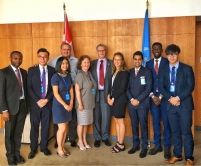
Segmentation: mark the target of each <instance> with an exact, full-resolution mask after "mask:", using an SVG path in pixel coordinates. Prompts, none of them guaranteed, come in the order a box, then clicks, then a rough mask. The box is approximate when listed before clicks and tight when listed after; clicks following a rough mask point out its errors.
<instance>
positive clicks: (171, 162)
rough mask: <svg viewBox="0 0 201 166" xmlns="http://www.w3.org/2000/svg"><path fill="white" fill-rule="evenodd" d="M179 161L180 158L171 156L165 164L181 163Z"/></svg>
mask: <svg viewBox="0 0 201 166" xmlns="http://www.w3.org/2000/svg"><path fill="white" fill-rule="evenodd" d="M181 160H183V159H182V157H181V158H177V157H175V156H173V157H171V158H170V159H169V160H166V163H169V164H174V163H175V162H177V161H181Z"/></svg>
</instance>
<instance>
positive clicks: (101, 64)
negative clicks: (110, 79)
mask: <svg viewBox="0 0 201 166" xmlns="http://www.w3.org/2000/svg"><path fill="white" fill-rule="evenodd" d="M99 72H100V73H99V84H100V85H101V86H103V85H104V65H103V60H101V61H100V71H99Z"/></svg>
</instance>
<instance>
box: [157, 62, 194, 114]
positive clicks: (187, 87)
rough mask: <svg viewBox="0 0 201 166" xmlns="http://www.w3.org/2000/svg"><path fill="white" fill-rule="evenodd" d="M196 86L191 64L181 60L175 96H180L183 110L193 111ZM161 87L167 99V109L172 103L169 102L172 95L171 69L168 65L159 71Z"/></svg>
mask: <svg viewBox="0 0 201 166" xmlns="http://www.w3.org/2000/svg"><path fill="white" fill-rule="evenodd" d="M194 86H195V78H194V73H193V69H192V67H191V66H189V65H186V64H184V63H181V62H179V68H178V70H177V73H176V82H175V96H178V97H179V98H180V106H179V107H181V109H182V111H192V110H193V109H194V104H193V97H192V94H191V93H192V92H193V90H194ZM159 89H160V92H161V94H162V95H163V97H164V99H165V104H166V108H167V111H168V110H170V108H171V107H172V105H171V104H170V103H169V102H168V100H169V99H170V97H171V96H172V95H171V93H170V91H169V89H170V70H169V65H166V66H164V67H163V68H162V70H161V71H160V72H159Z"/></svg>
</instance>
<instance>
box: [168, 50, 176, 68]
mask: <svg viewBox="0 0 201 166" xmlns="http://www.w3.org/2000/svg"><path fill="white" fill-rule="evenodd" d="M167 59H168V61H169V63H170V64H171V65H172V66H175V65H176V64H177V63H178V62H179V53H178V52H176V53H172V54H168V55H167Z"/></svg>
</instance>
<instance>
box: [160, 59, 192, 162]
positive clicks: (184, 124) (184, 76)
mask: <svg viewBox="0 0 201 166" xmlns="http://www.w3.org/2000/svg"><path fill="white" fill-rule="evenodd" d="M194 86H195V78H194V73H193V69H192V67H191V66H188V65H186V64H183V63H181V62H179V67H178V70H177V71H176V82H175V95H174V96H178V97H179V99H180V105H179V106H173V105H171V104H170V103H169V102H168V100H169V99H170V98H171V96H172V95H171V93H170V91H169V89H170V69H169V65H166V66H164V68H163V69H162V70H161V72H160V73H159V90H160V92H161V94H162V95H163V98H164V100H165V101H164V102H165V106H166V109H167V114H168V120H169V123H170V127H171V130H172V133H173V138H174V156H175V157H177V158H180V157H182V135H183V138H184V154H185V158H186V159H191V160H193V150H194V141H193V136H192V131H191V126H192V110H193V109H194V104H193V98H192V94H191V93H192V92H193V89H194ZM174 96H173V97H174Z"/></svg>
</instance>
